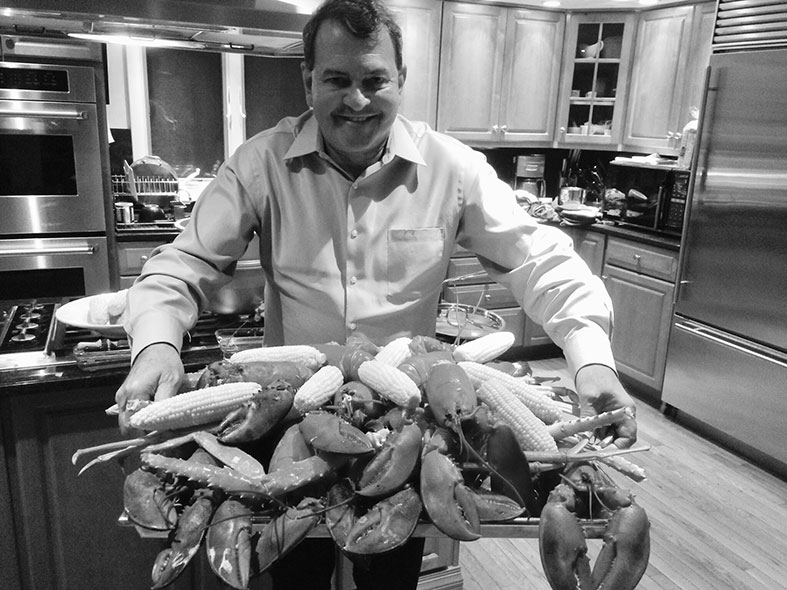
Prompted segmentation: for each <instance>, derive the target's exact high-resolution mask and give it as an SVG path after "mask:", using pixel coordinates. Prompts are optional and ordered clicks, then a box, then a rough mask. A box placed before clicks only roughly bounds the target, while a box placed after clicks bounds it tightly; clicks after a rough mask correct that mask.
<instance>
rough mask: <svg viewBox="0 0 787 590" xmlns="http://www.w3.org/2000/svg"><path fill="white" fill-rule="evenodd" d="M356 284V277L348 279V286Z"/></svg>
mask: <svg viewBox="0 0 787 590" xmlns="http://www.w3.org/2000/svg"><path fill="white" fill-rule="evenodd" d="M357 282H358V279H357V278H356V277H350V284H351V285H354V284H355V283H357Z"/></svg>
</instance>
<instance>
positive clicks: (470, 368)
mask: <svg viewBox="0 0 787 590" xmlns="http://www.w3.org/2000/svg"><path fill="white" fill-rule="evenodd" d="M459 366H460V367H462V368H463V369H464V370H465V372H466V373H467V374H468V376H469V377H470V380H471V381H472V382H473V385H474V386H475V388H476V389H478V388H479V387H481V385H482V384H483V383H485V382H486V381H496V382H499V383H502V384H503V385H505V386H506V387H507V388H508V389H509V390H511V391H512V392H513V393H514V394H515V395H516V396H517V397H518V398H519V400H520V401H521V402H522V403H523V404H525V405H526V406H527V407H528V408H530V411H531V412H533V413H534V414H535V415H536V416H537V417H538V418H540V419H541V421H542V422H544V423H546V424H552V423H553V422H557V421H558V420H560V419H561V417H562V415H563V410H562V407H561V406H560V404H558V403H557V402H555V401H554V400H552V399H550V398H548V397H547V396H546V395H545V394H544V393H542V392H540V391H539V390H537V389H536V388H534V387H533V386H532V385H530V384H529V383H527V382H526V381H524V380H523V379H522V378H521V377H513V376H511V375H509V374H508V373H504V372H503V371H500V370H499V369H495V368H493V367H489V366H487V365H482V364H481V363H474V362H471V361H462V362H460V363H459Z"/></svg>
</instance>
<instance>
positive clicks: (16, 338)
mask: <svg viewBox="0 0 787 590" xmlns="http://www.w3.org/2000/svg"><path fill="white" fill-rule="evenodd" d="M35 339H36V337H35V334H28V333H27V332H21V333H19V334H14V335H13V336H11V342H30V341H31V340H35Z"/></svg>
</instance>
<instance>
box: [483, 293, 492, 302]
mask: <svg viewBox="0 0 787 590" xmlns="http://www.w3.org/2000/svg"><path fill="white" fill-rule="evenodd" d="M484 301H492V296H491V295H490V294H489V293H487V294H486V295H484Z"/></svg>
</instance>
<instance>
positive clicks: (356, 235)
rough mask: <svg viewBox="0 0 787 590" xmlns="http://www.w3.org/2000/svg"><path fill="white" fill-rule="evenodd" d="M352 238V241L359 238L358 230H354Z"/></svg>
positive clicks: (351, 233) (351, 234)
mask: <svg viewBox="0 0 787 590" xmlns="http://www.w3.org/2000/svg"><path fill="white" fill-rule="evenodd" d="M350 237H351V238H352V239H355V238H357V237H358V230H357V229H354V230H352V231H351V232H350Z"/></svg>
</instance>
